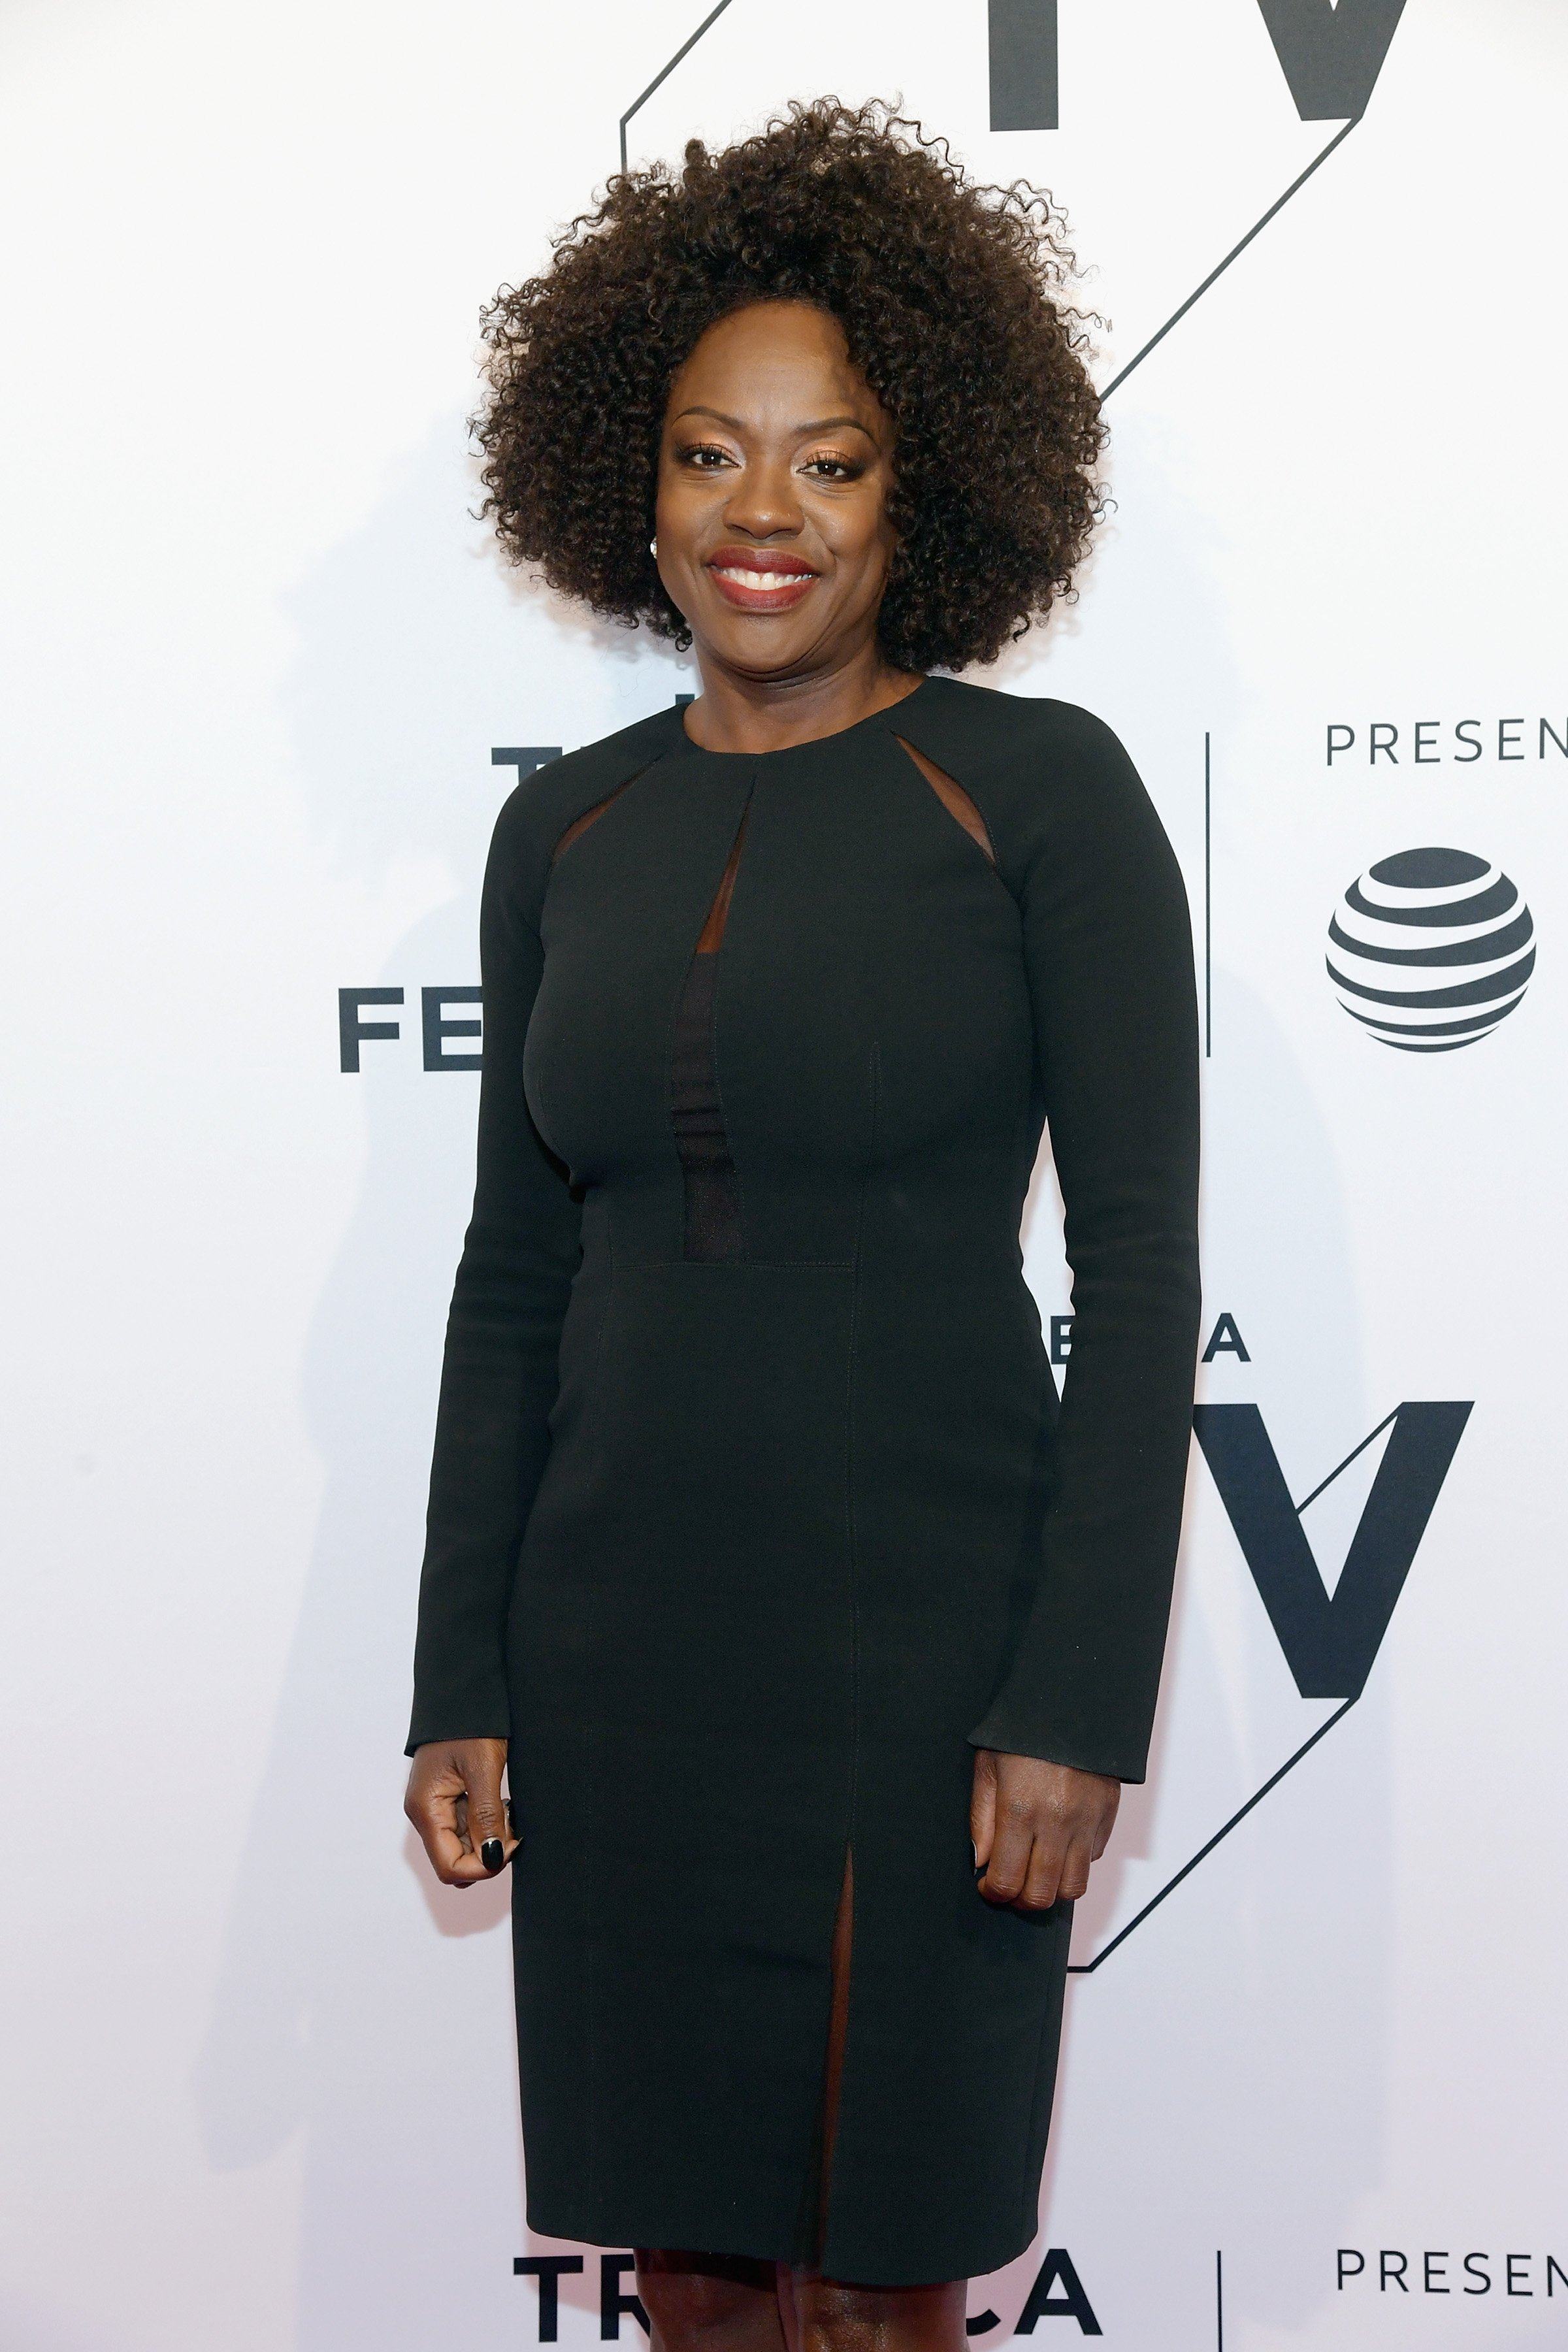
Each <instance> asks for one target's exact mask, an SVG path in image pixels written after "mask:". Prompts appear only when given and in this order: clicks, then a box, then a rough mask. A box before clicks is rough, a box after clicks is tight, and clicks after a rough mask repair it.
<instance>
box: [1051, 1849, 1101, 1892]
mask: <svg viewBox="0 0 1568 2352" xmlns="http://www.w3.org/2000/svg"><path fill="white" fill-rule="evenodd" d="M1096 1859H1097V1856H1096V1853H1095V1849H1094V1843H1093V1841H1092V1839H1091V1838H1090V1837H1089V1835H1088V1834H1087V1832H1080V1833H1079V1836H1077V1837H1075V1838H1074V1839H1073V1841H1072V1843H1071V1844H1070V1845H1069V1846H1068V1850H1067V1858H1066V1860H1065V1861H1064V1862H1063V1864H1062V1868H1061V1876H1060V1879H1059V1881H1058V1886H1057V1894H1058V1897H1059V1898H1060V1900H1062V1901H1063V1902H1066V1903H1076V1902H1077V1901H1078V1900H1079V1896H1080V1895H1087V1894H1088V1892H1089V1865H1090V1864H1091V1863H1093V1862H1094V1861H1095V1860H1096Z"/></svg>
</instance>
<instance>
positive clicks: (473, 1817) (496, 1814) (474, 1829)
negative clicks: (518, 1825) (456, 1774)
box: [467, 1744, 517, 1878]
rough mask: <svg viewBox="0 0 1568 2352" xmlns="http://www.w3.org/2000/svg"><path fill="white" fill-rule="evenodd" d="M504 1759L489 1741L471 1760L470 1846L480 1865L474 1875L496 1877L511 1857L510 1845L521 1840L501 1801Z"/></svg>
mask: <svg viewBox="0 0 1568 2352" xmlns="http://www.w3.org/2000/svg"><path fill="white" fill-rule="evenodd" d="M501 1761H502V1759H501V1758H500V1754H499V1753H498V1752H497V1750H496V1748H494V1747H493V1746H491V1745H488V1744H487V1746H486V1747H485V1748H482V1749H481V1750H480V1752H479V1754H478V1755H477V1756H475V1757H473V1758H472V1759H470V1760H469V1762H468V1775H467V1778H468V1823H467V1827H468V1845H469V1849H470V1856H471V1859H472V1861H473V1862H474V1863H476V1864H477V1865H478V1867H477V1870H476V1871H475V1873H474V1874H475V1875H477V1876H479V1877H481V1878H493V1877H494V1876H495V1874H496V1873H497V1872H498V1871H499V1870H501V1869H504V1867H505V1866H506V1864H507V1862H508V1860H509V1859H510V1856H509V1853H508V1845H509V1843H510V1845H511V1846H512V1847H514V1848H515V1846H516V1843H517V1841H516V1839H515V1838H513V1837H512V1836H511V1834H510V1824H509V1823H508V1821H507V1817H506V1808H505V1806H504V1805H503V1803H502V1802H501V1793H500V1776H501Z"/></svg>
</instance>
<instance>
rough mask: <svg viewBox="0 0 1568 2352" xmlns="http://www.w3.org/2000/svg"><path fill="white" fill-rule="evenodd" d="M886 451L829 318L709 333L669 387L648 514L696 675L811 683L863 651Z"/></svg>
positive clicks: (872, 606) (763, 312) (881, 426)
mask: <svg viewBox="0 0 1568 2352" xmlns="http://www.w3.org/2000/svg"><path fill="white" fill-rule="evenodd" d="M892 442H893V435H892V427H891V423H890V420H889V417H888V415H887V413H886V411H885V410H884V409H883V407H882V405H881V404H880V402H879V400H878V399H877V397H876V394H874V393H873V392H872V391H871V390H870V388H869V387H868V384H867V383H865V381H864V379H863V378H862V377H861V376H860V375H858V373H857V372H856V370H855V369H854V368H853V367H852V366H851V365H850V362H849V355H848V352H847V348H846V345H845V341H844V336H843V333H842V331H841V330H840V329H839V327H838V324H837V320H834V319H832V318H830V317H829V316H828V315H827V314H826V312H825V311H822V310H815V309H813V308H812V307H811V306H810V305H808V304H806V303H804V302H759V303H754V304H752V306H751V307H750V308H749V309H747V310H736V311H732V312H731V314H730V316H729V317H728V318H724V319H721V320H719V321H718V323H717V324H716V325H715V326H712V327H710V328H709V330H708V331H707V333H706V334H705V335H704V336H703V337H702V339H701V341H700V342H699V343H698V345H697V347H696V349H695V351H693V352H692V353H691V356H690V358H689V360H688V361H687V362H686V364H685V366H684V367H683V368H682V369H681V371H680V373H679V375H678V376H677V377H676V380H675V383H674V384H673V386H672V387H671V391H670V396H669V406H668V412H667V414H666V416H665V423H664V437H663V441H662V444H661V446H660V450H659V464H658V568H659V574H660V577H661V578H662V580H663V582H664V584H665V586H666V588H667V589H668V592H669V594H670V596H671V597H672V599H673V600H674V602H675V604H676V605H677V606H678V608H679V611H680V612H681V613H682V614H684V615H685V617H686V620H687V622H688V623H689V625H690V628H691V633H692V635H693V636H694V638H695V639H696V642H697V646H698V651H699V653H700V655H701V656H703V657H704V659H705V660H707V661H709V662H714V661H717V662H718V663H720V664H721V665H722V666H723V667H727V668H729V669H731V670H734V671H736V672H739V673H741V674H742V675H743V676H745V677H776V678H780V679H784V678H788V677H809V676H810V675H812V674H813V673H826V672H830V671H832V670H834V669H837V668H838V667H842V666H843V665H844V664H845V663H846V662H847V661H848V660H850V659H851V658H852V657H853V656H855V655H856V654H857V653H861V652H863V651H864V649H865V648H866V647H867V646H868V645H869V644H870V643H871V642H872V640H873V639H874V636H875V633H876V625H877V611H878V607H879V605H880V604H881V601H882V593H883V590H884V588H885V587H886V585H887V579H888V569H889V564H890V562H891V561H892V555H893V549H894V545H895V540H894V536H893V532H892V530H891V529H890V528H889V522H888V494H889V489H890V488H891V484H892Z"/></svg>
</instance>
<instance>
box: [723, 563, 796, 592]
mask: <svg viewBox="0 0 1568 2352" xmlns="http://www.w3.org/2000/svg"><path fill="white" fill-rule="evenodd" d="M723 569H724V577H725V579H726V580H738V581H739V582H740V583H741V586H742V588H763V589H766V588H788V587H791V586H793V585H794V583H795V582H796V581H797V580H809V579H810V578H811V577H812V575H811V573H810V572H742V571H740V570H738V569H737V567H736V566H735V565H734V564H732V563H726V564H725V566H724V567H723Z"/></svg>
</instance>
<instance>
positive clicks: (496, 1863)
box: [479, 1838, 506, 1875]
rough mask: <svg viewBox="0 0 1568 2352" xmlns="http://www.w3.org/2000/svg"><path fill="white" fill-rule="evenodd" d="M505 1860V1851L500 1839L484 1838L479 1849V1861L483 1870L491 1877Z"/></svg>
mask: <svg viewBox="0 0 1568 2352" xmlns="http://www.w3.org/2000/svg"><path fill="white" fill-rule="evenodd" d="M505 1859H506V1849H505V1847H504V1846H503V1845H502V1844H501V1842H500V1838H486V1840H485V1842H484V1843H483V1845H482V1846H480V1848H479V1860H480V1861H481V1862H482V1863H483V1864H484V1866H485V1868H486V1869H487V1870H488V1871H489V1872H490V1873H491V1874H492V1875H493V1874H494V1873H495V1872H496V1871H498V1870H499V1869H500V1866H501V1864H502V1863H503V1862H504V1861H505Z"/></svg>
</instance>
